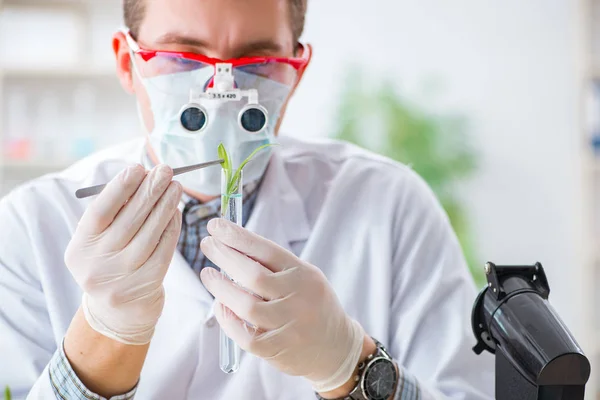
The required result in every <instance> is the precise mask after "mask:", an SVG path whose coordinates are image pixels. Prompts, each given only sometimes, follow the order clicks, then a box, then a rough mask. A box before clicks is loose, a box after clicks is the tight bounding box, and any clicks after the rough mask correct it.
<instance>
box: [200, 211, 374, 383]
mask: <svg viewBox="0 0 600 400" xmlns="http://www.w3.org/2000/svg"><path fill="white" fill-rule="evenodd" d="M208 232H209V233H210V234H211V235H212V237H211V236H209V237H207V238H205V239H204V240H203V241H202V243H201V249H202V252H203V253H204V255H206V257H208V258H209V259H210V260H211V261H213V262H214V263H215V264H216V265H217V266H219V267H220V268H221V269H222V270H223V271H224V272H226V273H227V274H228V275H229V276H230V277H231V279H233V280H234V281H235V282H236V283H237V285H236V283H233V282H231V281H230V280H229V279H226V278H225V277H224V276H223V274H221V273H220V272H218V271H217V270H216V269H214V268H205V269H204V270H202V274H201V278H202V282H203V283H204V285H205V286H206V288H207V289H208V290H209V291H210V292H211V293H212V294H213V295H214V296H215V299H216V300H217V302H218V303H219V304H218V305H217V309H216V310H215V316H216V318H217V320H218V321H219V324H220V325H221V328H222V329H223V330H224V331H225V333H226V334H227V336H229V337H230V338H231V339H233V340H234V341H235V342H236V343H237V344H238V345H239V346H240V347H241V348H242V349H244V350H246V351H248V352H250V353H252V354H254V355H256V356H258V357H260V358H263V359H265V360H267V361H268V362H269V363H271V364H272V365H274V366H275V367H276V368H278V369H279V370H281V371H282V372H284V373H287V374H289V375H294V376H303V377H305V378H307V379H308V380H309V381H310V382H311V384H312V385H313V388H314V389H315V390H316V391H317V392H320V393H324V392H328V391H331V390H334V389H336V388H338V387H340V386H342V385H344V384H345V383H346V382H347V381H349V380H350V378H351V377H352V374H353V372H354V369H355V368H356V366H357V364H358V360H359V358H360V355H361V350H362V344H363V339H364V336H365V333H364V331H363V328H362V327H361V326H360V324H359V323H358V322H356V321H354V320H352V319H351V318H349V317H348V315H346V313H345V312H344V310H343V309H342V306H341V304H340V302H339V300H338V298H337V296H336V294H335V292H334V291H333V289H332V288H331V286H330V285H329V283H328V282H327V279H326V277H325V275H324V274H323V273H322V271H321V270H319V269H318V268H317V267H315V266H313V265H310V264H308V263H306V262H304V261H302V260H300V259H299V258H297V257H296V256H295V255H293V254H292V253H290V252H288V251H287V250H285V249H283V248H281V247H279V246H278V245H276V244H275V243H273V242H271V241H268V240H267V239H264V238H261V237H260V236H258V235H256V234H254V233H251V232H249V231H247V230H245V229H243V228H241V227H239V226H237V225H235V224H233V223H230V222H228V221H226V220H224V219H214V220H212V221H210V222H209V224H208ZM240 286H241V287H240ZM242 288H245V289H247V290H249V291H251V292H252V293H254V294H256V295H258V296H260V297H262V299H261V298H258V297H257V296H254V295H252V294H251V293H248V292H247V291H246V290H244V289H242ZM244 321H247V322H248V323H250V324H252V325H254V326H253V327H252V326H249V325H248V324H247V323H246V322H244Z"/></svg>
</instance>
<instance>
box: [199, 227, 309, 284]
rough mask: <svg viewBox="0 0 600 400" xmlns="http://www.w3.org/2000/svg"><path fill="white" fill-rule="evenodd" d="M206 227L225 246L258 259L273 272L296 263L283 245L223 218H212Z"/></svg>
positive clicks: (295, 259) (293, 265)
mask: <svg viewBox="0 0 600 400" xmlns="http://www.w3.org/2000/svg"><path fill="white" fill-rule="evenodd" d="M207 229H208V233H210V234H211V235H212V236H214V237H215V238H216V239H219V240H220V241H221V242H223V243H224V244H225V245H226V246H229V247H231V248H232V249H235V250H237V251H239V252H240V253H243V254H245V255H247V256H248V257H250V258H252V259H253V260H256V261H258V262H259V263H260V264H262V265H263V266H265V267H266V268H268V269H269V270H271V271H273V272H279V271H284V270H286V269H288V268H291V267H295V266H297V264H298V262H297V261H298V259H297V258H296V256H294V255H293V254H292V253H290V252H289V251H287V250H286V249H284V248H283V247H280V246H278V245H277V244H275V243H273V242H271V241H270V240H268V239H265V238H263V237H261V236H259V235H257V234H255V233H253V232H250V231H248V230H247V229H244V228H242V227H241V226H239V225H236V224H234V223H232V222H229V221H227V220H225V219H223V218H215V219H212V220H211V221H210V222H209V223H208V226H207Z"/></svg>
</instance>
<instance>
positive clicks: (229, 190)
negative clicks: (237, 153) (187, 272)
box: [219, 169, 243, 374]
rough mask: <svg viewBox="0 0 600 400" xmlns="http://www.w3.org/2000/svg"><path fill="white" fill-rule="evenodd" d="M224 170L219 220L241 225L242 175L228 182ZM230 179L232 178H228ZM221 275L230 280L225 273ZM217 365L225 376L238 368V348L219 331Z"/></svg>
mask: <svg viewBox="0 0 600 400" xmlns="http://www.w3.org/2000/svg"><path fill="white" fill-rule="evenodd" d="M228 178H229V177H228V176H227V174H226V172H225V170H224V169H222V170H221V218H225V219H227V220H229V221H231V222H233V223H236V224H238V225H240V226H241V225H242V183H243V173H241V174H240V176H239V179H238V180H237V182H235V183H233V184H232V183H231V180H228ZM230 179H232V178H230ZM223 274H224V275H225V276H226V277H227V279H230V278H229V276H227V274H226V273H225V272H223ZM219 342H220V344H219V365H220V367H221V370H222V371H223V372H225V373H227V374H232V373H234V372H237V370H238V369H239V367H240V348H239V346H238V345H237V344H236V343H235V342H234V341H233V340H231V339H230V338H229V337H228V336H227V335H226V334H225V332H223V330H222V329H221V333H220V338H219Z"/></svg>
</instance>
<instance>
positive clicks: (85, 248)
mask: <svg viewBox="0 0 600 400" xmlns="http://www.w3.org/2000/svg"><path fill="white" fill-rule="evenodd" d="M172 178H173V171H172V170H171V168H170V167H168V166H166V165H159V166H157V167H156V168H154V169H153V170H152V171H150V172H149V173H146V171H145V169H144V168H143V167H142V166H141V165H137V166H133V167H129V168H127V169H126V170H125V171H123V172H122V173H120V174H119V175H118V176H117V177H116V178H114V179H113V180H112V181H111V182H110V183H109V184H108V185H107V187H106V188H105V189H104V190H103V191H102V193H100V195H99V196H98V197H97V198H96V199H95V200H94V202H93V203H92V204H91V205H90V206H89V207H88V209H87V210H86V211H85V213H84V215H83V217H82V218H81V221H80V222H79V225H78V226H77V229H76V231H75V234H74V235H73V238H72V239H71V242H70V243H69V246H68V248H67V251H66V253H65V263H66V265H67V267H68V268H69V270H70V272H71V274H72V275H73V277H74V278H75V281H76V282H77V284H79V286H80V287H81V288H82V289H83V291H84V294H83V300H82V308H83V312H84V314H85V318H86V320H87V322H88V323H89V325H90V326H91V327H92V328H93V329H94V330H95V331H97V332H99V333H101V334H103V335H105V336H107V337H109V338H112V339H114V340H117V341H119V342H122V343H125V344H134V345H138V344H146V343H148V342H150V340H151V338H152V336H153V334H154V327H155V325H156V323H157V321H158V319H159V317H160V315H161V313H162V309H163V305H164V290H163V279H164V277H165V274H166V272H167V269H168V267H169V264H170V262H171V259H172V258H173V254H174V252H175V249H176V247H177V240H178V239H179V233H180V230H181V213H180V212H179V210H178V209H177V206H178V204H179V201H180V199H181V194H182V187H181V184H179V183H178V182H173V181H172Z"/></svg>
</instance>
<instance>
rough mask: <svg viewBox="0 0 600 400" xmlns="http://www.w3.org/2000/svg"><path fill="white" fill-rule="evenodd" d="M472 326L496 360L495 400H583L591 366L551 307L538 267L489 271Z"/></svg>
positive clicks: (494, 267) (492, 267) (489, 265)
mask: <svg viewBox="0 0 600 400" xmlns="http://www.w3.org/2000/svg"><path fill="white" fill-rule="evenodd" d="M485 273H486V277H487V281H488V286H487V287H486V288H485V289H483V290H482V291H481V293H480V294H479V296H478V297H477V300H476V301H475V305H474V307H473V314H472V317H471V323H472V325H473V333H474V334H475V337H476V338H477V345H476V346H475V347H474V348H473V351H475V353H477V354H481V352H482V351H484V350H487V351H489V352H491V353H492V354H495V356H496V400H583V398H584V393H585V384H586V383H587V381H588V379H589V377H590V362H589V361H588V359H587V358H586V357H585V355H584V354H583V351H582V350H581V348H580V347H579V345H578V344H577V342H576V341H575V339H574V338H573V335H572V334H571V333H570V332H569V330H568V329H567V327H566V326H565V324H564V323H563V321H562V320H561V319H560V317H559V316H558V314H557V313H556V311H555V310H554V309H553V308H552V306H551V305H550V303H548V295H549V294H550V287H549V286H548V280H547V279H546V274H545V273H544V269H543V268H542V265H541V264H540V263H537V264H535V265H533V266H499V265H494V264H493V263H491V262H490V263H487V264H486V265H485Z"/></svg>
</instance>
